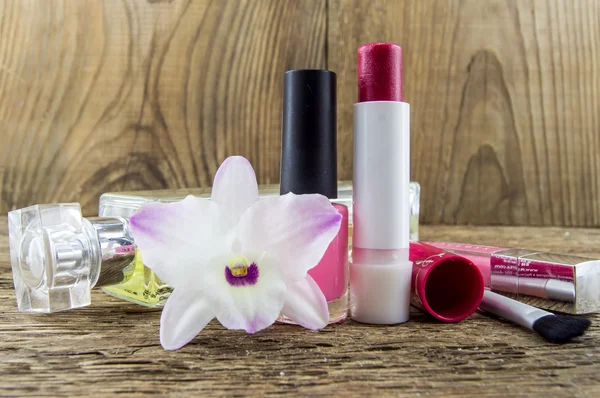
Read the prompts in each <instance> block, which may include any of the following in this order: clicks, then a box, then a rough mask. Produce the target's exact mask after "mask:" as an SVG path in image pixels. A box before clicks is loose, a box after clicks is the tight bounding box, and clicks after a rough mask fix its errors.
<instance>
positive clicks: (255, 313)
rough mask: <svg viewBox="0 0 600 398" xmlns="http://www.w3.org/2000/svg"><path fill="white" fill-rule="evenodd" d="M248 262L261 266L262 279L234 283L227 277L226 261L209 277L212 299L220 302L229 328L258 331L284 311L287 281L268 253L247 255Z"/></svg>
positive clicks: (222, 319) (223, 320) (221, 315)
mask: <svg viewBox="0 0 600 398" xmlns="http://www.w3.org/2000/svg"><path fill="white" fill-rule="evenodd" d="M245 257H246V258H247V259H248V264H255V265H256V266H257V267H258V278H257V279H256V282H255V283H254V284H252V285H246V286H232V285H231V284H230V282H228V281H227V279H226V276H225V260H224V259H223V260H217V261H218V263H217V264H215V265H213V266H211V268H210V271H209V272H208V273H207V275H206V278H207V280H208V281H209V282H208V285H209V286H211V288H210V289H209V290H207V295H210V296H211V297H210V299H211V301H214V302H218V303H219V304H220V305H219V308H218V310H217V319H218V320H219V322H221V324H222V325H223V326H225V327H226V328H227V329H241V330H245V331H246V332H247V333H255V332H258V331H259V330H262V329H264V328H266V327H268V326H270V325H272V324H273V323H274V322H275V320H277V317H278V316H279V314H280V313H281V309H282V308H283V299H284V295H285V289H286V285H285V280H284V278H283V276H282V275H281V272H280V270H279V268H278V267H276V266H275V265H274V264H273V263H271V261H270V260H269V259H268V258H267V256H266V255H260V256H254V255H249V256H245Z"/></svg>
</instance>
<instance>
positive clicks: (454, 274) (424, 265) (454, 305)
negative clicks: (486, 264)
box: [410, 242, 485, 322]
mask: <svg viewBox="0 0 600 398" xmlns="http://www.w3.org/2000/svg"><path fill="white" fill-rule="evenodd" d="M410 260H411V261H412V262H413V269H412V277H413V279H412V304H413V305H414V306H416V307H419V308H421V309H422V310H424V311H426V312H427V313H429V314H431V315H432V316H434V317H435V318H437V319H439V320H441V321H444V322H458V321H461V320H463V319H465V318H467V317H468V316H469V315H471V314H472V313H473V312H475V311H476V310H477V308H478V307H479V305H480V304H481V300H482V299H483V291H484V288H485V285H484V280H483V275H482V274H481V271H480V270H479V268H478V267H477V266H476V265H475V264H473V263H472V262H471V261H470V260H468V259H466V258H464V257H461V256H458V255H456V254H454V253H450V252H447V251H444V250H441V249H438V248H437V247H434V246H431V245H428V244H426V243H422V242H410Z"/></svg>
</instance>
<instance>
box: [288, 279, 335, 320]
mask: <svg viewBox="0 0 600 398" xmlns="http://www.w3.org/2000/svg"><path fill="white" fill-rule="evenodd" d="M282 312H283V315H285V316H286V317H288V318H289V319H291V320H292V321H294V322H296V323H297V324H298V325H301V326H304V327H305V328H307V329H312V330H319V329H323V328H324V327H325V326H327V323H328V322H329V309H328V308H327V300H325V296H324V295H323V292H322V291H321V289H320V288H319V286H318V285H317V283H316V282H315V281H314V279H313V278H312V277H311V276H310V275H306V278H305V279H302V280H300V281H298V282H296V283H294V284H292V285H289V286H288V290H287V293H286V295H285V303H284V305H283V311H282Z"/></svg>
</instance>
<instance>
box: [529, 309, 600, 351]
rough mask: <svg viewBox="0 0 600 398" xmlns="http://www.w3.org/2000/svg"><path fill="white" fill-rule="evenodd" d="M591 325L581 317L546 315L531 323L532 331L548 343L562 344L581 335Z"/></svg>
mask: <svg viewBox="0 0 600 398" xmlns="http://www.w3.org/2000/svg"><path fill="white" fill-rule="evenodd" d="M591 324H592V323H591V322H590V320H589V319H587V318H584V317H581V316H570V315H546V316H543V317H541V318H540V319H538V320H537V321H535V322H534V323H533V330H535V332H536V333H537V334H539V335H540V336H542V337H543V338H544V339H546V340H547V341H549V342H550V343H555V344H564V343H568V342H569V341H571V340H572V339H574V338H575V337H579V336H581V335H583V334H584V333H585V331H586V330H587V329H588V328H589V327H590V325H591Z"/></svg>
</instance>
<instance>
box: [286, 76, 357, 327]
mask: <svg viewBox="0 0 600 398" xmlns="http://www.w3.org/2000/svg"><path fill="white" fill-rule="evenodd" d="M281 138H282V144H281V182H280V194H281V195H285V194H287V193H290V192H292V193H294V194H297V195H301V194H321V195H323V196H326V197H327V198H329V199H330V200H332V201H334V200H335V199H337V197H338V189H337V144H336V139H337V137H336V75H335V73H333V72H331V71H328V70H320V69H303V70H290V71H287V72H286V73H285V75H284V94H283V130H282V137H281ZM333 206H334V207H335V208H336V209H337V211H338V212H339V213H340V214H341V215H342V223H341V225H340V229H339V232H338V234H337V235H336V236H335V238H333V240H332V242H331V244H330V245H329V247H328V248H327V250H326V251H325V254H324V255H323V258H322V259H321V261H320V262H319V263H318V264H317V265H316V266H315V267H314V268H312V269H311V270H310V271H309V272H308V273H309V275H310V276H311V277H312V278H313V279H314V280H315V282H316V283H317V285H318V286H319V287H320V288H321V291H322V292H323V294H324V295H325V299H326V300H327V305H328V307H329V320H330V322H338V321H341V320H344V319H346V316H347V314H348V207H347V206H346V205H345V204H342V203H335V202H334V203H333ZM279 320H280V321H283V322H288V321H289V320H288V319H286V318H285V317H281V318H280V319H279Z"/></svg>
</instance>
